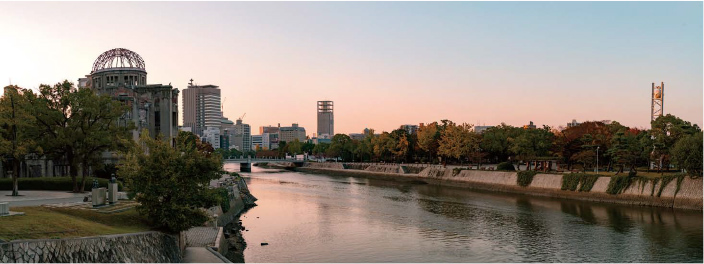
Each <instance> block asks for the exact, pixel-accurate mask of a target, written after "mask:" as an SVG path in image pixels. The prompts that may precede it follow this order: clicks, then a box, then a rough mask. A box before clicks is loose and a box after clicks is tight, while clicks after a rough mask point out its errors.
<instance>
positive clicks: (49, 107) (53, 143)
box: [31, 81, 133, 192]
mask: <svg viewBox="0 0 704 264" xmlns="http://www.w3.org/2000/svg"><path fill="white" fill-rule="evenodd" d="M31 104H32V105H33V107H32V108H31V109H32V114H33V115H34V117H35V120H36V122H37V124H38V127H39V130H38V132H39V134H40V136H39V138H40V140H39V143H40V145H41V146H43V149H44V150H45V151H46V152H47V153H49V154H50V156H53V157H54V158H59V157H65V158H66V160H67V161H68V163H69V165H70V168H69V171H70V175H71V178H72V180H73V186H74V188H73V191H74V192H82V191H83V186H84V184H81V185H80V187H79V185H78V181H77V176H78V172H77V169H78V167H79V165H82V171H83V179H82V182H83V183H85V177H86V174H87V173H88V167H89V166H90V165H95V164H96V163H98V162H101V160H100V159H99V158H98V156H99V155H100V153H102V152H104V151H110V150H119V149H123V150H124V149H125V148H127V147H128V146H129V145H130V144H131V143H130V141H131V139H130V136H129V131H130V130H131V129H132V128H133V126H132V124H131V123H128V125H127V126H119V125H118V119H119V117H120V116H122V115H123V114H124V113H125V111H126V110H127V106H125V105H123V104H122V103H120V102H118V101H113V100H112V99H111V98H110V97H108V96H98V95H96V94H95V93H94V92H93V91H92V90H90V89H76V88H75V87H74V86H73V84H72V83H70V82H68V81H64V82H62V83H58V84H56V85H54V86H49V85H40V87H39V94H38V95H37V96H36V97H31Z"/></svg>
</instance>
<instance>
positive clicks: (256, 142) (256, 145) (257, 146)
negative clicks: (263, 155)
mask: <svg viewBox="0 0 704 264" xmlns="http://www.w3.org/2000/svg"><path fill="white" fill-rule="evenodd" d="M262 139H263V137H262V135H252V150H264V147H263V146H262V143H263V142H262Z"/></svg>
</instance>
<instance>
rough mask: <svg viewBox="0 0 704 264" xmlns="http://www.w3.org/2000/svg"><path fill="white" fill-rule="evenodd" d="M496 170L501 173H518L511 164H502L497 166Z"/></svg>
mask: <svg viewBox="0 0 704 264" xmlns="http://www.w3.org/2000/svg"><path fill="white" fill-rule="evenodd" d="M496 170H500V171H516V168H515V167H513V164H512V163H511V162H508V161H506V162H501V163H499V165H496Z"/></svg>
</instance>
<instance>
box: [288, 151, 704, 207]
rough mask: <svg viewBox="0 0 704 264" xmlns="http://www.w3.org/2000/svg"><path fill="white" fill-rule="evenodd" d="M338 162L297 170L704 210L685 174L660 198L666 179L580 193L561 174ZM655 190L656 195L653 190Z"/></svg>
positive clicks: (603, 185)
mask: <svg viewBox="0 0 704 264" xmlns="http://www.w3.org/2000/svg"><path fill="white" fill-rule="evenodd" d="M336 164H337V165H333V164H324V165H323V164H321V165H322V166H320V165H317V164H315V163H309V164H306V165H305V166H303V167H300V168H296V170H297V171H302V172H308V173H330V174H337V175H346V176H355V177H363V178H372V179H383V180H394V181H411V182H412V181H422V182H425V183H428V184H435V185H442V186H452V187H462V188H469V189H477V190H485V191H497V192H507V193H517V194H527V195H534V196H544V197H554V198H561V199H575V200H583V201H593V202H603V203H618V204H627V205H640V206H657V207H667V208H676V209H690V210H699V211H701V210H702V196H703V195H702V178H697V179H691V178H689V177H685V178H684V180H683V181H682V183H681V185H680V190H679V191H676V189H677V183H676V180H673V181H672V182H670V183H669V184H667V185H666V186H665V187H664V188H663V190H662V193H661V195H660V197H657V195H656V193H657V192H658V190H659V189H660V185H661V184H662V182H658V183H657V184H656V185H655V186H654V188H653V186H652V183H650V182H649V183H646V184H645V186H643V185H642V183H640V182H638V183H634V184H632V185H631V186H629V188H627V189H626V190H624V192H623V193H621V194H618V195H612V194H608V193H606V189H607V186H608V184H609V181H610V177H599V179H598V180H597V182H596V183H595V184H594V187H593V188H592V190H591V191H589V192H579V191H566V190H562V189H561V188H562V175H561V174H537V175H535V176H534V177H533V181H532V182H531V184H530V185H529V186H528V187H521V186H518V185H517V173H516V172H499V171H479V170H462V171H460V172H459V173H457V174H456V175H453V171H452V170H451V169H445V168H442V167H439V166H433V167H427V168H425V169H423V170H422V171H421V172H420V173H418V174H404V173H385V172H379V171H380V170H381V169H378V168H377V169H374V171H369V170H353V169H344V166H343V165H342V164H340V163H336ZM385 166H388V167H390V168H393V167H398V166H393V165H385ZM653 189H654V190H655V194H653V193H652V190H653Z"/></svg>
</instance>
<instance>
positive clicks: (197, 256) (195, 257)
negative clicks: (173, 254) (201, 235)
mask: <svg viewBox="0 0 704 264" xmlns="http://www.w3.org/2000/svg"><path fill="white" fill-rule="evenodd" d="M181 262H182V263H225V262H224V261H222V259H220V258H218V257H217V256H215V255H214V254H213V253H212V252H210V251H209V250H208V249H207V248H204V247H187V248H186V250H185V251H184V254H183V260H181Z"/></svg>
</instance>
